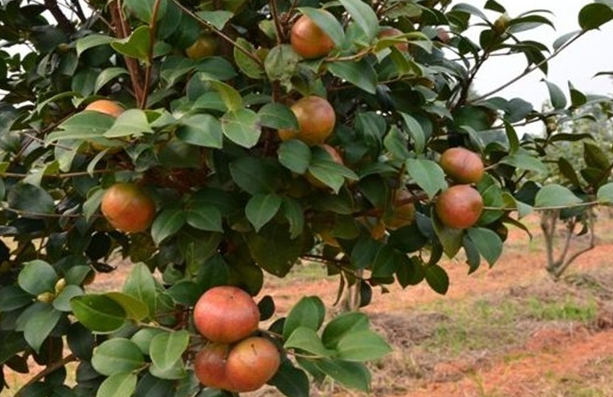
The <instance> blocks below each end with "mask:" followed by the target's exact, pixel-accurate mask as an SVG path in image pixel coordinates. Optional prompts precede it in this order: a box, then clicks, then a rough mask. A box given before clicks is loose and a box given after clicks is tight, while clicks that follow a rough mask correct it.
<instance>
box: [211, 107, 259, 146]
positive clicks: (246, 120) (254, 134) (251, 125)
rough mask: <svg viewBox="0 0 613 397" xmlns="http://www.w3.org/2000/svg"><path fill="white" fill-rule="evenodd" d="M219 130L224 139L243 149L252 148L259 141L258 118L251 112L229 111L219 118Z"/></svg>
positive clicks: (244, 110)
mask: <svg viewBox="0 0 613 397" xmlns="http://www.w3.org/2000/svg"><path fill="white" fill-rule="evenodd" d="M221 129H222V131H223V134H224V136H225V137H226V138H228V139H229V140H231V141H232V142H234V143H236V144H237V145H240V146H242V147H245V148H252V147H253V146H255V145H256V144H257V143H258V141H259V140H260V135H261V134H262V128H261V125H260V118H259V117H258V114H257V113H255V112H254V111H253V110H250V109H247V108H239V109H234V110H230V111H229V112H227V113H226V114H224V115H223V116H222V118H221Z"/></svg>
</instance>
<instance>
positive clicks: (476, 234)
mask: <svg viewBox="0 0 613 397" xmlns="http://www.w3.org/2000/svg"><path fill="white" fill-rule="evenodd" d="M467 233H468V237H469V238H470V240H471V241H472V243H473V244H474V245H475V247H476V248H477V251H479V253H480V254H481V256H483V257H484V258H485V260H486V261H487V263H489V265H490V266H494V263H496V261H497V260H498V258H500V255H501V254H502V246H503V244H502V240H501V239H500V236H498V235H497V234H496V233H495V232H493V231H492V230H490V229H485V228H481V227H479V228H470V229H468V231H467Z"/></svg>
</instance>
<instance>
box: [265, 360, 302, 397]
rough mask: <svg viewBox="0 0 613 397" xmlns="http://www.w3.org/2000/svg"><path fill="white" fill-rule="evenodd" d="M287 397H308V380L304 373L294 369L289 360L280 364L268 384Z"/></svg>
mask: <svg viewBox="0 0 613 397" xmlns="http://www.w3.org/2000/svg"><path fill="white" fill-rule="evenodd" d="M268 383H269V384H270V385H272V386H274V387H276V388H277V390H279V391H280V392H281V393H283V395H284V396H287V397H309V395H310V394H309V392H310V388H309V378H308V376H307V375H306V373H305V372H304V371H303V370H301V369H298V368H296V367H294V366H293V365H292V364H291V362H290V361H289V360H285V361H283V362H282V363H281V366H280V367H279V370H278V371H277V373H275V376H273V378H272V379H271V380H270V381H269V382H268Z"/></svg>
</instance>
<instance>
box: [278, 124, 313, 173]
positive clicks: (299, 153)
mask: <svg viewBox="0 0 613 397" xmlns="http://www.w3.org/2000/svg"><path fill="white" fill-rule="evenodd" d="M292 114H293V113H292ZM277 153H278V156H279V162H280V163H281V164H282V165H283V166H284V167H285V168H287V169H288V170H290V171H293V172H295V173H297V174H301V175H302V174H304V173H305V172H306V171H307V168H308V167H309V163H310V162H311V149H309V146H308V145H307V144H306V143H304V142H302V141H300V140H298V139H290V140H289V141H285V142H282V143H281V145H280V146H279V150H278V152H277Z"/></svg>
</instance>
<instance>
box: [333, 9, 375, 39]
mask: <svg viewBox="0 0 613 397" xmlns="http://www.w3.org/2000/svg"><path fill="white" fill-rule="evenodd" d="M340 3H341V4H342V5H343V7H345V9H346V10H347V12H349V15H351V18H352V19H353V20H354V21H355V22H356V23H357V24H358V25H359V26H360V28H361V29H362V30H363V31H364V33H365V34H366V37H367V38H368V40H372V39H374V38H375V37H376V36H377V33H379V18H378V17H377V14H376V13H375V11H374V10H373V9H372V7H371V6H370V5H369V4H368V3H365V2H363V1H362V0H340Z"/></svg>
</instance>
